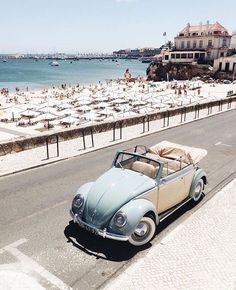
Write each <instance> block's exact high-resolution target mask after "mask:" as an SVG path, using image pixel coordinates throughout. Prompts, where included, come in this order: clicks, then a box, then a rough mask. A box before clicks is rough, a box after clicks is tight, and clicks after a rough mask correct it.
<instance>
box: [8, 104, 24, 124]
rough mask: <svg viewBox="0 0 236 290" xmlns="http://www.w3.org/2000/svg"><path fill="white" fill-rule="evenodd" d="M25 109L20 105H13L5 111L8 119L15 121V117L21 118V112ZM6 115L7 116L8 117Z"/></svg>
mask: <svg viewBox="0 0 236 290" xmlns="http://www.w3.org/2000/svg"><path fill="white" fill-rule="evenodd" d="M23 110H24V109H22V108H20V107H11V108H7V109H5V113H6V116H8V117H7V118H6V119H8V120H11V119H12V121H14V120H15V118H17V119H18V118H20V117H21V115H20V113H21V112H22V111H23ZM6 116H5V117H6Z"/></svg>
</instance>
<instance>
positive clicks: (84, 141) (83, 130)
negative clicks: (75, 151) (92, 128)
mask: <svg viewBox="0 0 236 290" xmlns="http://www.w3.org/2000/svg"><path fill="white" fill-rule="evenodd" d="M82 137H83V145H84V150H85V149H86V144H85V136H84V129H83V130H82Z"/></svg>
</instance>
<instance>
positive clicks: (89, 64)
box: [0, 59, 148, 91]
mask: <svg viewBox="0 0 236 290" xmlns="http://www.w3.org/2000/svg"><path fill="white" fill-rule="evenodd" d="M49 63H50V60H37V61H36V60H33V59H12V60H7V62H3V61H1V60H0V88H8V89H9V90H10V91H14V90H15V88H16V87H18V88H19V89H21V90H26V88H27V87H28V89H29V90H36V89H43V88H50V87H52V86H58V85H60V84H62V83H66V84H77V83H79V84H95V83H98V82H99V81H102V82H103V81H105V80H107V79H118V78H123V75H124V72H125V70H126V69H127V68H129V70H130V72H131V74H132V77H137V76H138V75H140V76H142V77H146V69H147V66H148V64H146V63H142V62H141V61H139V60H125V59H122V60H118V62H115V61H112V60H79V61H73V62H72V63H71V62H70V61H68V60H67V61H65V60H59V61H58V63H59V64H60V65H59V66H50V65H49Z"/></svg>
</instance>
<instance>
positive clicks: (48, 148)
mask: <svg viewBox="0 0 236 290" xmlns="http://www.w3.org/2000/svg"><path fill="white" fill-rule="evenodd" d="M46 150H47V159H49V148H48V137H47V138H46Z"/></svg>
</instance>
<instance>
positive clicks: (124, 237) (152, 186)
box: [70, 141, 207, 246]
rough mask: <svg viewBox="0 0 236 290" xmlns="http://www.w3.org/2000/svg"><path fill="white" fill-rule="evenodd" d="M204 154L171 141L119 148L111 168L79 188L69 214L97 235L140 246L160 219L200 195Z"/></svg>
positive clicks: (202, 181)
mask: <svg viewBox="0 0 236 290" xmlns="http://www.w3.org/2000/svg"><path fill="white" fill-rule="evenodd" d="M206 154H207V151H206V150H204V149H200V148H193V147H188V146H183V145H179V144H175V143H170V142H167V141H163V142H161V143H159V144H157V145H155V146H152V147H150V148H148V149H147V148H146V147H145V146H136V147H135V148H134V150H128V151H119V152H117V154H116V156H115V159H114V161H113V164H112V167H111V169H109V170H108V171H107V172H105V173H104V174H103V175H102V176H100V177H99V178H98V179H97V180H96V181H95V182H90V183H86V184H84V185H83V186H81V187H80V188H79V189H78V191H77V192H76V195H75V197H74V199H73V202H72V207H71V210H70V213H71V216H72V217H73V220H74V222H75V223H77V224H78V225H79V226H80V227H82V228H84V229H86V230H88V231H90V232H91V233H93V234H96V235H100V236H102V237H104V238H109V239H114V240H118V241H129V242H130V243H131V244H132V245H134V246H142V245H144V244H146V243H148V242H149V241H150V240H151V239H152V238H153V236H154V235H155V232H156V226H157V225H158V224H159V222H160V221H161V220H163V219H164V218H166V217H167V216H168V215H170V214H171V213H172V212H173V211H175V210H176V209H178V208H179V207H180V206H182V205H183V204H184V203H186V202H188V201H189V200H190V199H192V200H194V201H195V202H197V201H198V200H199V199H200V198H201V196H202V192H203V189H204V186H205V185H206V184H207V178H206V174H205V172H204V171H203V170H202V169H201V168H199V167H198V162H199V161H200V160H201V159H202V158H203V157H204V156H205V155H206Z"/></svg>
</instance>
